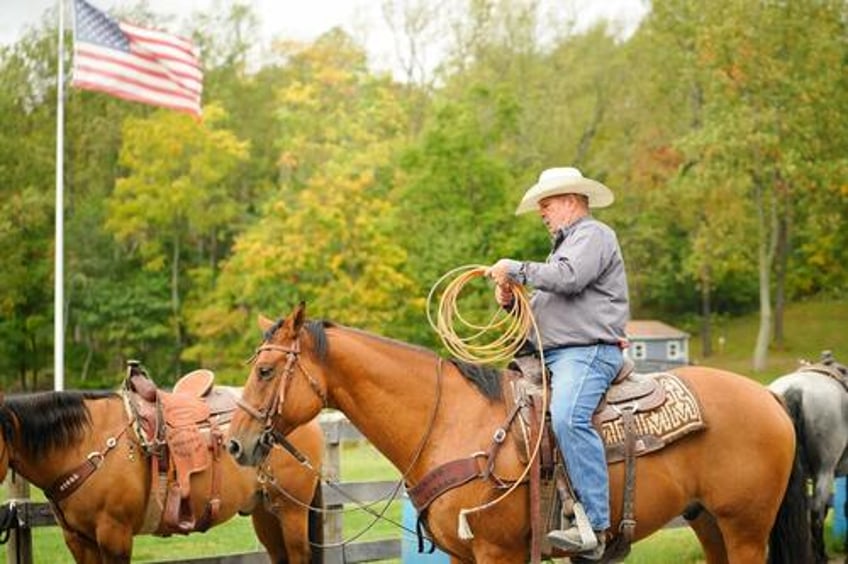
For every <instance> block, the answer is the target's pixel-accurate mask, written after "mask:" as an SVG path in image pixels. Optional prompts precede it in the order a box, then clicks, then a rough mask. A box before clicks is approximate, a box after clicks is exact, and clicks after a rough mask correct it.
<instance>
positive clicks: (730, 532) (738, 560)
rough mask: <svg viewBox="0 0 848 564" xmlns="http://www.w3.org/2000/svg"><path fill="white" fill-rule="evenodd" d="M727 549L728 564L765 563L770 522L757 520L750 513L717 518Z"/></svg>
mask: <svg viewBox="0 0 848 564" xmlns="http://www.w3.org/2000/svg"><path fill="white" fill-rule="evenodd" d="M717 522H718V526H719V528H720V529H721V535H722V538H723V539H724V546H725V548H726V549H727V562H728V564H748V563H750V562H765V561H766V551H767V547H768V538H769V532H770V530H771V525H772V523H771V521H769V522H766V521H764V520H763V519H757V518H756V516H755V515H753V514H751V513H742V514H734V515H733V516H729V517H717Z"/></svg>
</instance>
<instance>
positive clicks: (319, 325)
mask: <svg viewBox="0 0 848 564" xmlns="http://www.w3.org/2000/svg"><path fill="white" fill-rule="evenodd" d="M281 324H282V322H281V321H280V322H277V323H276V324H275V325H274V326H275V327H277V328H279V326H280V325H281ZM328 327H338V325H336V324H334V323H332V322H330V321H325V320H320V321H309V322H307V323H306V330H307V332H308V333H309V335H310V336H311V337H312V340H313V342H314V343H315V352H316V354H317V355H318V358H319V359H321V360H324V359H326V358H327V350H328V347H329V342H328V340H327V332H326V329H327V328H328ZM345 329H346V330H348V331H353V332H354V333H357V334H360V335H364V336H366V337H370V338H372V339H377V340H379V341H384V342H389V343H391V344H394V345H398V346H403V347H406V348H410V349H413V350H418V351H423V352H427V353H430V354H433V355H435V354H436V353H434V352H433V351H431V350H429V349H425V348H423V347H418V346H416V345H412V344H410V343H404V342H403V341H396V340H394V339H389V338H387V337H382V336H380V335H375V334H373V333H369V332H367V331H362V330H360V329H353V328H350V327H345ZM273 331H276V329H273V328H272V330H269V333H270V334H271V335H273ZM267 338H269V337H267V333H266V339H267ZM451 362H452V363H453V365H454V366H456V368H457V369H458V370H459V373H460V374H462V375H463V376H464V377H465V378H466V379H468V380H470V381H471V382H472V383H473V384H474V385H475V386H477V389H478V390H480V393H482V394H483V396H485V397H486V398H488V399H492V400H501V399H503V390H502V387H501V371H500V370H498V369H496V368H492V367H489V366H484V365H480V364H472V363H470V362H464V361H461V360H458V359H451Z"/></svg>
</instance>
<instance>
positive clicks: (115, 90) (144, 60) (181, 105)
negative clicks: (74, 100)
mask: <svg viewBox="0 0 848 564" xmlns="http://www.w3.org/2000/svg"><path fill="white" fill-rule="evenodd" d="M74 14H75V23H76V25H75V30H74V63H73V78H72V80H71V85H72V86H76V87H77V88H83V89H86V90H98V91H101V92H106V93H108V94H111V95H113V96H117V97H118V98H123V99H125V100H133V101H137V102H143V103H145V104H152V105H154V106H162V107H165V108H172V109H174V110H179V111H183V112H188V113H190V114H194V115H196V116H200V114H201V109H200V94H201V92H202V90H203V71H202V70H201V67H200V61H199V60H198V57H197V50H196V49H195V48H194V45H193V44H192V43H191V41H189V40H188V39H183V38H182V37H177V36H176V35H171V34H168V33H164V32H161V31H157V30H153V29H146V28H143V27H138V26H135V25H131V24H128V23H124V22H118V21H115V20H113V19H112V18H110V17H109V16H107V15H106V14H105V13H103V12H101V11H100V10H98V9H97V8H95V7H94V6H92V5H91V4H89V3H88V2H86V1H85V0H74Z"/></svg>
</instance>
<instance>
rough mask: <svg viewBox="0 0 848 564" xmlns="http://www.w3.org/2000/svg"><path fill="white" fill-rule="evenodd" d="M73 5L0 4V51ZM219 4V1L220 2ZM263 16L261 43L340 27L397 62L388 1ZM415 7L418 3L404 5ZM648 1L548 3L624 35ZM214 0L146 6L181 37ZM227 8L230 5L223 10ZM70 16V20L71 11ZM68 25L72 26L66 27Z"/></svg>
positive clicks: (327, 3) (263, 11)
mask: <svg viewBox="0 0 848 564" xmlns="http://www.w3.org/2000/svg"><path fill="white" fill-rule="evenodd" d="M60 1H61V2H64V4H65V5H69V4H70V3H71V1H72V0H0V45H7V44H10V43H13V42H15V41H16V40H17V39H18V38H19V37H20V36H21V34H22V33H23V32H24V30H25V29H26V28H27V27H28V26H37V25H38V24H39V22H40V20H41V18H42V17H43V15H44V13H45V11H46V10H47V9H48V8H50V7H51V6H57V5H58V4H59V2H60ZM219 1H220V0H219ZM242 1H247V2H249V3H250V4H251V6H252V8H253V11H254V13H256V14H257V15H258V16H259V21H260V26H261V33H262V36H263V39H267V40H270V39H271V38H272V37H277V36H282V37H285V38H289V39H297V40H304V41H309V40H312V39H315V38H316V37H318V36H319V35H321V34H322V33H324V32H325V31H327V30H329V29H331V28H333V27H335V26H341V27H343V28H345V29H346V30H348V31H349V32H350V33H351V35H352V36H353V37H354V38H355V39H357V40H358V41H361V43H362V44H363V45H365V46H366V48H367V50H368V53H369V59H370V60H371V62H372V64H374V65H375V66H377V67H381V68H390V67H391V66H392V64H393V61H394V60H395V59H396V55H395V52H396V51H395V47H394V41H393V36H392V33H391V31H390V29H389V27H388V25H387V24H386V23H385V20H384V19H383V16H382V13H381V9H380V6H381V5H382V4H383V3H384V2H385V0H242ZM405 1H406V2H407V3H412V2H413V1H414V0H405ZM89 2H90V3H91V4H93V5H94V6H95V7H97V8H99V9H102V10H104V11H106V12H111V11H113V10H115V9H116V8H119V7H121V6H129V5H133V4H135V3H136V1H135V0H89ZM648 2H649V0H546V4H548V5H550V6H551V7H554V8H557V9H562V10H566V11H568V12H569V13H573V14H575V16H576V19H577V26H578V28H580V27H585V26H587V25H590V24H592V23H593V22H595V21H597V20H598V19H599V18H606V19H608V20H610V21H611V22H612V24H613V25H614V26H616V29H621V30H622V33H624V34H625V35H626V34H628V32H629V31H632V29H633V28H634V27H635V26H636V25H637V24H638V22H639V20H640V19H641V17H642V16H643V15H644V14H645V12H646V11H647V9H648V8H647V5H648ZM214 4H215V0H148V5H149V6H150V8H151V11H153V12H155V13H157V14H160V15H161V16H163V17H164V16H170V17H171V18H172V20H171V21H173V22H174V23H173V24H172V27H173V29H166V31H172V32H180V31H182V27H183V26H184V24H185V20H186V19H187V18H188V17H189V16H190V15H191V14H192V13H194V12H197V11H199V10H207V9H210V8H211V7H212V6H213V5H214ZM225 5H226V4H225ZM66 13H68V14H70V8H69V7H68V8H67V11H66ZM66 25H68V23H66Z"/></svg>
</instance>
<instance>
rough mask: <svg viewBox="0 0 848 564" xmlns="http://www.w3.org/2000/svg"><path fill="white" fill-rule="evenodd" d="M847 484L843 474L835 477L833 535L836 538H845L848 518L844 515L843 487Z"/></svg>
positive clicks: (844, 496) (844, 498) (844, 499)
mask: <svg viewBox="0 0 848 564" xmlns="http://www.w3.org/2000/svg"><path fill="white" fill-rule="evenodd" d="M846 486H848V482H846V479H845V476H842V477H839V478H836V482H835V483H834V486H833V536H835V537H836V538H838V539H842V538H845V531H846V529H848V519H846V516H845V501H846V495H845V488H846Z"/></svg>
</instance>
